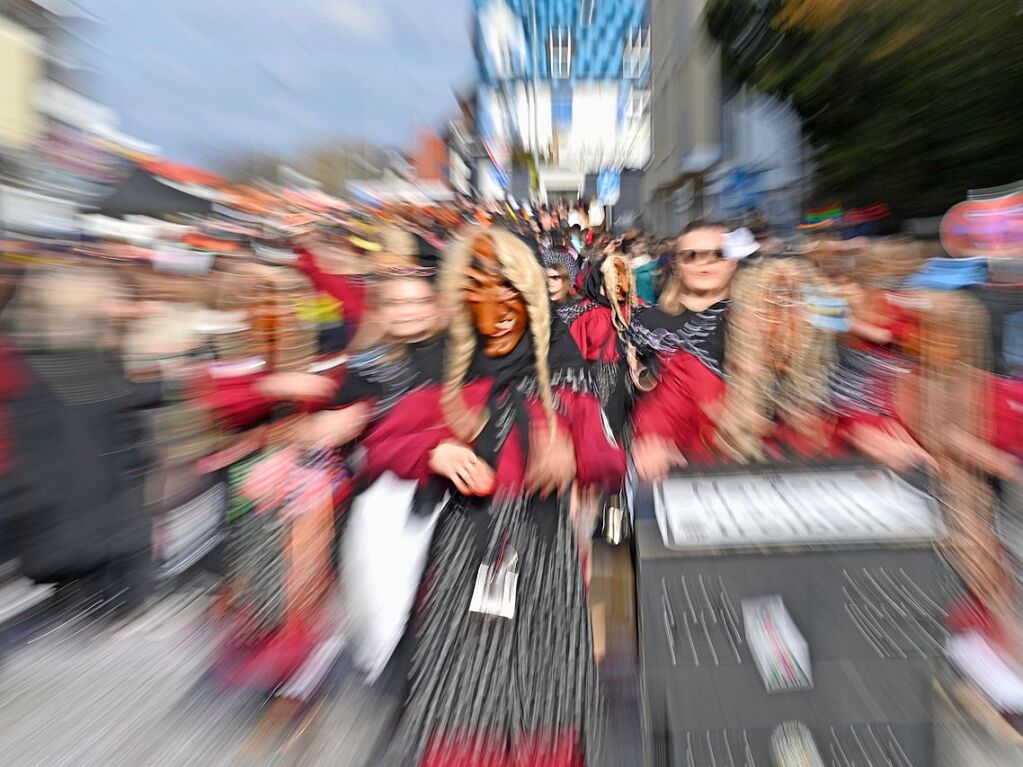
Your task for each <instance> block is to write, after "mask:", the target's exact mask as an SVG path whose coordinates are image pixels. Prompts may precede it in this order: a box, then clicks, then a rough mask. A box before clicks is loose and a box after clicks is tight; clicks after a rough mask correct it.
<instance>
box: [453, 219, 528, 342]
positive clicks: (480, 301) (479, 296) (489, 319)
mask: <svg viewBox="0 0 1023 767" xmlns="http://www.w3.org/2000/svg"><path fill="white" fill-rule="evenodd" d="M465 301H466V304H467V305H468V307H469V313H470V314H471V315H472V318H473V322H474V324H475V325H476V330H477V331H478V332H479V334H480V335H481V336H482V337H483V353H484V354H486V355H487V356H488V357H503V356H504V355H506V354H508V353H509V352H511V351H512V349H514V348H515V347H516V346H517V345H518V343H519V341H520V340H521V339H522V336H523V335H524V334H525V332H526V326H527V323H528V314H527V310H526V301H525V299H524V298H523V297H522V294H521V293H519V292H518V290H516V289H515V287H514V286H513V285H512V284H511V283H510V282H509V281H508V279H507V278H506V277H505V276H504V275H503V274H502V273H501V266H500V263H499V262H498V260H497V253H496V252H495V251H494V243H493V241H492V240H491V239H490V238H489V237H480V238H478V239H477V240H476V245H475V248H474V252H473V260H472V263H471V265H470V266H469V272H468V274H467V275H466V283H465Z"/></svg>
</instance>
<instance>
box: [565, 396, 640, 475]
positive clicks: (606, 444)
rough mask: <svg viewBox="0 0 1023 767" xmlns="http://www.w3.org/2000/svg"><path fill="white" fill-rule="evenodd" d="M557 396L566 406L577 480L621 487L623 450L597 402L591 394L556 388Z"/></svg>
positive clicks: (623, 462)
mask: <svg viewBox="0 0 1023 767" xmlns="http://www.w3.org/2000/svg"><path fill="white" fill-rule="evenodd" d="M559 399H560V400H561V401H562V402H563V403H564V404H565V406H566V409H567V410H568V418H567V420H568V428H569V430H570V432H571V434H572V444H573V445H574V447H575V465H576V480H577V481H578V482H579V484H581V485H583V486H587V487H589V486H594V485H596V486H599V487H603V488H607V489H616V488H618V487H621V485H622V482H623V481H624V480H625V451H624V450H623V449H622V447H621V445H619V444H617V442H616V441H615V437H614V435H612V434H611V427H610V426H609V425H608V423H607V419H606V418H605V416H604V412H603V411H602V410H601V407H600V402H599V401H598V400H597V398H596V397H594V396H593V395H592V394H576V393H574V392H570V391H561V392H559ZM563 425H564V424H563Z"/></svg>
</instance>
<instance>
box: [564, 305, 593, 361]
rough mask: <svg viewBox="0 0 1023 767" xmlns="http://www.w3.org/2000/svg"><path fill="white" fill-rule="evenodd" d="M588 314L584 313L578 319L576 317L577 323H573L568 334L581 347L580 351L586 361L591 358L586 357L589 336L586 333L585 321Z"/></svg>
mask: <svg viewBox="0 0 1023 767" xmlns="http://www.w3.org/2000/svg"><path fill="white" fill-rule="evenodd" d="M587 314H588V312H583V313H582V314H580V315H579V316H578V317H576V318H575V321H574V322H573V323H572V325H571V326H570V327H569V329H568V332H569V333H570V334H571V335H572V338H573V340H574V341H575V345H576V346H578V347H579V351H580V352H581V353H582V355H583V359H584V360H585V359H589V357H587V356H586V350H587V344H586V336H587V333H586V325H585V322H584V320H585V319H586V315H587Z"/></svg>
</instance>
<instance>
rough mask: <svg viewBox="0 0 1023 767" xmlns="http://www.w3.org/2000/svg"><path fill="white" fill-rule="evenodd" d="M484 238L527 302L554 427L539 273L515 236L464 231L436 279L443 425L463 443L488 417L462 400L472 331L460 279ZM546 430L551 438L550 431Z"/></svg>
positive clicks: (546, 312)
mask: <svg viewBox="0 0 1023 767" xmlns="http://www.w3.org/2000/svg"><path fill="white" fill-rule="evenodd" d="M484 237H486V238H489V239H490V241H491V242H492V243H493V245H494V253H495V254H496V256H497V261H498V264H499V265H500V268H501V273H502V274H503V275H504V276H505V278H506V279H507V280H508V282H509V283H511V285H512V287H513V288H515V290H517V291H518V292H519V293H520V294H522V298H523V300H524V301H525V303H526V311H527V314H528V317H529V332H530V334H531V335H532V337H533V349H534V353H535V355H536V380H537V388H538V393H539V396H540V401H541V402H542V403H543V408H544V412H545V413H546V415H547V421H548V423H549V424H553V423H555V414H554V395H553V393H552V391H551V376H550V368H549V367H548V364H547V354H548V352H549V351H550V343H551V313H550V299H549V298H548V295H547V280H546V275H545V273H544V270H543V269H542V268H541V267H540V263H539V262H538V261H537V260H536V258H535V257H534V255H533V253H532V251H531V250H530V249H529V246H528V245H526V244H525V243H524V242H522V241H521V240H519V239H518V238H517V237H515V236H514V235H512V234H510V233H508V232H506V231H504V230H501V229H497V228H492V229H488V230H487V231H486V232H483V231H480V230H479V229H476V228H472V229H470V230H468V231H463V233H462V234H461V235H460V236H459V237H458V238H456V239H455V241H454V242H453V243H452V245H451V248H450V250H449V251H448V253H447V255H446V257H445V259H444V262H443V265H442V266H441V270H440V274H439V275H438V280H437V283H438V286H439V289H440V294H441V296H443V297H444V299H445V300H447V301H449V302H450V307H449V316H450V325H449V329H448V336H449V343H448V350H447V353H448V356H447V362H446V370H445V375H444V392H443V395H442V399H441V405H442V407H443V410H444V417H445V420H446V421H447V423H448V426H449V427H450V428H451V430H452V431H453V432H454V433H455V435H456V436H458V438H459V439H461V440H464V441H465V442H472V441H474V440H475V439H476V438H477V437H478V436H479V434H480V432H481V431H482V430H483V427H484V426H485V425H486V423H487V419H488V418H489V417H490V413H489V412H487V411H486V409H485V408H484V409H482V410H474V409H472V408H470V407H469V406H468V405H467V404H466V402H465V399H464V397H463V396H462V385H463V384H464V383H465V379H466V376H467V375H468V373H469V366H470V365H471V364H472V360H473V356H474V355H475V353H476V327H475V324H474V323H473V319H472V315H471V314H470V313H469V309H468V307H467V306H466V304H465V300H464V294H465V280H466V273H467V272H468V270H469V266H470V264H471V263H472V260H473V256H474V253H475V249H476V245H477V243H478V242H479V240H480V239H481V238H484ZM550 431H551V434H552V436H553V429H551V430H550Z"/></svg>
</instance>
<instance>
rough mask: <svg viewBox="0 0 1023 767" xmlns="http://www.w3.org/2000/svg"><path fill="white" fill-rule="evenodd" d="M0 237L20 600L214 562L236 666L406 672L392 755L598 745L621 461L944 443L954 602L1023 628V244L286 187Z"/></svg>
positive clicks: (907, 469)
mask: <svg viewBox="0 0 1023 767" xmlns="http://www.w3.org/2000/svg"><path fill="white" fill-rule="evenodd" d="M5 248H6V251H7V252H6V255H5V258H4V262H3V272H2V282H0V306H2V313H0V321H2V328H3V330H2V342H0V471H2V475H0V493H2V506H0V562H2V563H4V564H3V567H4V570H3V573H4V574H3V578H4V581H3V583H2V584H0V593H2V594H4V595H6V596H5V599H6V602H5V603H4V604H0V610H4V611H5V612H4V613H3V616H4V617H3V620H4V621H5V625H7V626H10V625H14V624H15V623H16V622H17V621H18V620H21V621H25V620H27V619H26V618H25V617H24V616H25V615H36V616H38V615H40V614H45V613H46V611H47V610H52V609H54V607H53V605H60V609H61V610H62V611H65V612H67V611H72V612H73V611H78V613H77V614H83V613H87V614H89V615H90V616H91V618H90V620H95V619H96V618H97V616H102V620H103V621H105V622H113V623H124V622H128V621H132V620H137V619H138V616H139V615H142V614H144V613H145V611H146V610H148V609H151V607H152V604H153V603H154V600H157V599H160V598H162V597H164V596H165V595H166V594H167V593H168V592H173V591H174V590H175V589H177V588H179V587H180V584H181V583H182V582H183V579H187V578H189V577H191V576H192V574H194V573H195V572H196V571H197V570H201V571H203V572H205V573H212V574H214V575H215V576H216V577H217V578H218V581H217V588H216V591H215V599H214V600H213V601H212V602H211V604H210V609H209V611H208V612H207V613H206V614H205V617H204V620H208V621H209V622H210V624H211V625H214V626H216V627H217V634H216V636H217V642H216V650H215V651H214V652H213V654H212V657H211V661H210V669H211V674H212V675H213V677H214V678H215V680H216V682H217V683H218V684H219V685H222V686H224V687H227V688H231V689H239V688H240V689H246V690H256V691H259V692H260V693H267V694H270V693H272V694H273V695H274V696H276V697H280V698H288V699H300V700H307V699H309V698H311V697H314V696H315V695H317V694H318V690H320V688H321V686H322V685H323V684H325V683H326V682H325V681H324V680H325V679H327V678H328V677H327V674H326V672H325V669H326V668H327V667H328V666H329V665H330V662H332V660H333V659H334V657H335V656H336V655H337V654H339V653H341V652H342V651H341V650H340V649H339V646H338V643H337V642H336V641H334V640H336V639H337V638H338V637H343V638H344V646H345V647H346V650H345V652H350V653H351V655H352V657H353V658H354V661H355V664H356V666H357V667H358V668H359V670H360V672H361V673H362V674H364V675H365V676H366V678H367V679H369V680H370V681H372V680H375V679H377V678H378V677H380V675H381V674H383V673H384V671H385V670H386V669H389V668H390V669H392V670H393V667H395V665H397V666H398V674H399V676H400V677H401V678H402V679H403V680H405V681H404V685H405V687H404V689H405V690H406V691H407V693H408V694H407V696H405V702H404V704H403V706H402V710H401V713H400V716H399V717H398V718H397V721H396V723H395V724H394V728H393V733H391V734H393V736H394V737H393V738H392V737H390V736H388V737H387V738H386V740H387V741H388V742H389V743H390V746H389V752H388V755H387V756H388V758H392V759H394V760H396V761H395V763H419V764H427V765H429V764H432V765H456V764H463V763H464V764H479V763H488V764H490V763H495V764H496V763H498V761H495V760H496V759H498V757H497V756H495V755H497V754H508V753H511V754H514V755H515V758H516V759H518V760H519V761H514V762H508V763H509V764H510V763H515V764H550V765H555V764H558V765H561V764H564V765H580V764H584V763H586V761H587V759H588V758H590V757H591V755H592V754H593V753H595V751H596V750H597V749H598V748H599V740H600V737H601V721H600V720H601V717H602V713H601V707H600V695H601V693H600V684H599V673H598V667H599V664H600V661H601V655H600V650H599V648H595V647H594V643H593V641H592V638H591V620H592V616H591V614H590V612H589V609H588V604H587V594H588V582H589V579H588V575H589V567H590V559H591V546H592V541H593V540H594V539H595V538H597V539H603V540H605V541H609V542H611V543H614V544H617V543H621V542H622V541H623V540H625V539H627V537H628V527H629V510H628V508H627V503H625V502H624V498H625V496H626V493H625V487H626V484H627V483H628V482H630V481H657V480H660V479H663V478H664V477H666V476H668V475H669V473H671V472H672V471H675V470H679V469H682V468H683V467H688V468H689V469H695V470H698V469H699V467H700V466H706V465H714V464H720V463H723V462H727V463H749V464H755V463H769V464H770V463H792V464H795V465H813V464H817V463H822V462H823V463H827V462H829V461H840V460H844V459H848V458H849V457H850V456H854V455H858V456H860V457H861V458H862V459H863V460H865V461H869V462H874V463H877V464H880V465H883V466H886V467H888V468H890V469H891V470H893V471H895V472H898V473H900V474H904V475H918V476H924V477H926V482H927V483H928V487H929V488H930V489H931V491H932V492H933V493H934V494H935V496H936V497H937V498H938V499H939V501H940V503H941V507H942V510H943V515H944V522H945V528H946V534H945V538H944V541H943V548H942V551H943V554H944V555H945V557H946V558H947V560H948V562H949V563H950V565H951V567H952V568H953V569H954V571H955V572H956V573H957V574H958V577H959V579H960V580H961V582H962V594H963V598H962V602H961V604H959V605H957V606H956V610H955V611H954V612H953V614H952V616H951V617H950V623H951V625H950V627H949V629H950V630H951V631H966V630H971V631H978V632H981V633H982V634H983V636H984V637H986V639H987V640H988V641H989V643H990V646H991V647H992V648H993V649H994V650H995V651H996V652H997V653H998V654H999V655H1000V656H1001V657H1003V658H1005V659H1006V660H1007V662H1010V663H1012V664H1015V663H1023V632H1021V629H1023V623H1021V616H1020V612H1019V608H1020V593H1019V589H1020V577H1021V576H1023V570H1021V567H1020V565H1021V560H1020V557H1021V556H1023V527H1021V520H1023V504H1021V499H1023V494H1021V492H1020V488H1021V483H1023V469H1021V464H1020V458H1021V457H1023V439H1021V437H1023V378H1020V377H1019V376H1020V371H1021V369H1023V322H1021V320H1020V318H1021V317H1023V292H1021V290H1020V288H1021V287H1023V271H1021V266H1020V264H1021V261H1018V260H1014V259H1006V258H1000V259H983V258H971V259H951V258H946V257H941V256H940V255H939V256H937V257H929V255H932V254H933V250H934V246H933V245H932V244H925V243H921V242H917V241H914V240H911V239H903V238H884V239H874V240H869V239H863V238H858V239H842V238H841V237H839V236H838V235H837V234H829V233H828V232H827V231H813V232H811V233H808V234H802V235H797V236H794V237H788V238H784V239H783V238H781V237H779V236H776V233H774V232H772V231H770V229H769V228H768V227H767V226H765V225H763V224H756V223H754V224H748V223H747V225H745V226H740V225H737V223H735V222H713V221H699V222H694V223H693V224H691V225H690V226H689V227H688V229H687V231H686V232H685V233H683V234H682V235H681V236H679V237H677V238H669V239H664V238H657V237H653V236H650V235H648V234H646V233H644V232H643V231H642V230H639V229H633V230H629V231H624V232H614V231H611V230H610V229H609V228H608V227H607V226H606V225H605V220H604V209H603V208H602V206H600V205H599V204H595V203H591V202H589V201H580V202H576V203H574V204H568V203H559V204H554V205H550V206H541V207H537V208H535V209H531V208H527V207H524V206H521V207H517V208H516V207H511V206H507V205H498V204H490V205H482V204H478V203H476V202H474V201H471V200H467V199H463V200H459V201H457V202H453V203H449V204H444V205H436V206H428V205H407V204H393V205H381V206H377V207H370V206H351V205H348V204H344V203H341V202H338V201H332V200H329V199H326V198H323V197H322V196H317V197H312V196H308V195H307V196H303V195H298V194H295V193H289V192H284V191H269V190H268V191H262V192H260V193H258V194H256V193H250V194H245V195H239V196H238V197H237V198H236V199H234V200H233V201H231V202H225V203H223V204H221V205H218V206H216V207H215V208H214V211H213V212H212V213H211V214H210V215H208V216H202V217H193V218H186V219H180V220H177V221H175V222H174V223H167V222H164V221H156V220H143V219H134V220H130V221H124V222H118V223H116V224H110V223H109V222H108V225H107V229H106V231H105V232H103V233H102V234H96V235H95V236H92V237H88V238H80V239H78V240H76V241H73V242H71V241H66V242H53V241H49V242H44V241H35V242H9V243H6V244H5ZM15 615H17V616H21V617H17V618H16V617H12V616H15ZM410 616H412V619H411V620H410ZM23 625H30V624H23ZM25 641H28V640H27V639H26V640H25ZM332 642H333V643H332ZM331 648H333V649H331ZM402 648H408V649H407V651H403V649H402ZM332 652H333V655H331V653H332ZM0 673H2V667H0ZM501 758H507V757H501ZM487 759H490V760H491V761H487ZM501 763H504V762H501Z"/></svg>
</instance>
